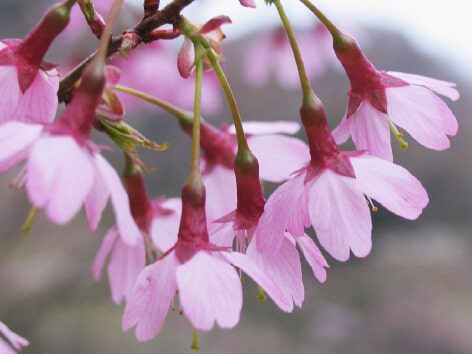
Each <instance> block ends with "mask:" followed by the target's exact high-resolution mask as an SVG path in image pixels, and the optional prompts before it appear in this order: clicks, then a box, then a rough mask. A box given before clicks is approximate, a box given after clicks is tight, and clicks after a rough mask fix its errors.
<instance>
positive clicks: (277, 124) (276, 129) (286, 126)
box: [228, 120, 300, 135]
mask: <svg viewBox="0 0 472 354" xmlns="http://www.w3.org/2000/svg"><path fill="white" fill-rule="evenodd" d="M243 128H244V132H245V133H246V134H249V135H264V134H290V135H293V134H296V133H298V131H299V130H300V124H299V123H298V122H293V121H289V120H278V121H273V122H258V121H250V122H244V123H243ZM228 132H229V133H232V134H236V128H235V127H234V125H231V126H230V127H229V128H228Z"/></svg>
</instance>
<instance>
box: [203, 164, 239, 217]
mask: <svg viewBox="0 0 472 354" xmlns="http://www.w3.org/2000/svg"><path fill="white" fill-rule="evenodd" d="M203 182H204V183H205V188H206V216H207V220H208V222H210V223H211V222H213V221H214V220H216V219H219V218H220V217H222V216H224V215H226V214H228V213H229V212H231V211H232V210H233V209H235V208H236V177H235V176H234V171H233V170H230V169H228V168H225V167H223V166H220V165H215V166H213V167H212V169H211V171H210V173H207V174H204V175H203Z"/></svg>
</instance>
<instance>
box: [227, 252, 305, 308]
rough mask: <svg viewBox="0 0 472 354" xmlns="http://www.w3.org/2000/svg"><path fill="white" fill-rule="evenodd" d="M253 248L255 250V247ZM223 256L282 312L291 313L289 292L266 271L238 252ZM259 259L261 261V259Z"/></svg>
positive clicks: (291, 301) (291, 304) (291, 305)
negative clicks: (249, 278) (262, 291)
mask: <svg viewBox="0 0 472 354" xmlns="http://www.w3.org/2000/svg"><path fill="white" fill-rule="evenodd" d="M253 248H254V249H255V247H253ZM223 256H224V257H225V258H226V259H227V260H228V261H229V262H231V263H232V264H233V265H234V266H236V267H238V268H240V269H241V270H242V271H243V272H244V273H246V274H247V275H249V276H250V277H251V279H252V280H254V282H256V283H257V284H258V285H259V286H260V287H261V288H263V289H264V291H265V293H266V294H267V295H269V296H270V297H271V298H272V300H273V301H274V302H275V304H276V305H277V306H278V307H279V308H280V309H281V310H282V311H285V312H291V311H292V310H293V300H292V296H291V294H290V290H288V289H282V288H280V285H278V284H276V283H275V282H274V281H273V280H272V278H271V276H270V274H269V273H268V272H267V270H266V269H264V267H261V266H260V265H259V264H257V263H256V261H255V260H253V259H251V258H250V257H249V256H248V255H245V254H242V253H239V252H223ZM261 259H262V260H263V258H261ZM283 290H285V291H283ZM302 290H303V284H302ZM287 293H288V295H287Z"/></svg>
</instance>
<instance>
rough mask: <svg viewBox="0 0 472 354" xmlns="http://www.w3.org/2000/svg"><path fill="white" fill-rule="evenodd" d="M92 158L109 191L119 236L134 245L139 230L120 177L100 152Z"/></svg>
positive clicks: (139, 232)
mask: <svg viewBox="0 0 472 354" xmlns="http://www.w3.org/2000/svg"><path fill="white" fill-rule="evenodd" d="M94 160H95V166H96V167H97V170H98V171H99V172H100V174H101V176H102V177H103V179H104V180H105V181H106V185H107V187H108V190H109V191H110V198H111V204H112V206H113V210H114V212H115V220H116V226H117V228H118V232H119V234H120V237H121V239H122V240H123V241H124V242H125V243H126V244H128V245H129V246H134V245H136V242H138V239H139V238H140V237H141V231H139V228H138V226H137V225H136V222H135V221H134V219H133V216H132V215H131V209H130V206H129V199H128V194H127V193H126V191H125V188H124V187H123V185H122V184H121V180H120V177H119V176H118V174H117V173H116V171H115V169H114V168H113V167H112V166H111V165H110V164H109V163H108V162H107V160H105V158H103V156H101V155H100V154H95V155H94Z"/></svg>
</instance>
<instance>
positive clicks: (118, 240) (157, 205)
mask: <svg viewBox="0 0 472 354" xmlns="http://www.w3.org/2000/svg"><path fill="white" fill-rule="evenodd" d="M127 161H128V162H130V160H127ZM125 183H126V186H127V192H128V196H129V200H130V207H131V213H132V215H133V218H134V220H135V221H136V224H137V225H138V227H139V229H140V231H141V234H140V237H139V238H138V240H137V242H136V244H135V245H129V244H127V243H125V242H123V240H122V239H123V238H122V237H121V236H120V234H119V231H118V229H117V228H116V227H115V226H114V227H112V228H111V229H110V230H108V232H107V233H106V235H105V237H104V239H103V241H102V244H101V246H100V248H99V250H98V252H97V255H96V257H95V260H94V262H93V265H92V272H93V275H94V279H95V280H96V281H98V280H100V277H101V273H102V269H103V267H104V265H105V261H106V258H107V256H108V255H110V257H109V261H108V267H107V273H108V280H109V283H110V289H111V295H112V300H113V302H115V303H116V304H119V303H121V301H122V300H123V299H127V298H128V296H129V295H130V294H131V291H132V290H133V287H134V284H135V282H136V279H137V277H138V274H139V273H140V272H141V271H142V270H143V268H144V267H145V264H146V259H147V260H148V261H153V260H154V259H155V257H157V256H158V252H162V253H163V252H165V251H167V250H168V249H169V248H170V247H171V246H172V245H173V244H174V243H175V238H173V242H172V243H171V244H170V245H169V242H168V241H167V240H168V239H169V234H171V235H176V234H177V230H178V225H179V224H178V223H179V218H180V204H181V203H180V199H177V198H172V199H169V200H164V199H162V198H158V199H156V200H154V201H150V200H149V198H148V196H147V193H146V190H145V186H144V181H143V178H142V174H141V172H140V171H139V169H138V168H136V167H130V166H127V168H126V169H125ZM154 239H155V240H158V241H159V242H158V243H156V242H153V240H154ZM156 247H157V248H158V249H156Z"/></svg>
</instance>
